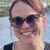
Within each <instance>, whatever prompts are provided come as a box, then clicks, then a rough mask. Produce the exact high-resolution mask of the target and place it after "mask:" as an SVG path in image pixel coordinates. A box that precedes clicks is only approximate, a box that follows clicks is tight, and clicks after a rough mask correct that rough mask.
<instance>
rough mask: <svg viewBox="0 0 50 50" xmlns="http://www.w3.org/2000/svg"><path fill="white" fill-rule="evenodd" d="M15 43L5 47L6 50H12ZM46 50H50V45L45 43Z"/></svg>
mask: <svg viewBox="0 0 50 50" xmlns="http://www.w3.org/2000/svg"><path fill="white" fill-rule="evenodd" d="M12 46H13V43H10V44H8V45H5V46H4V50H12ZM44 50H50V43H46V42H45V48H44Z"/></svg>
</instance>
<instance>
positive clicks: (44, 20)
mask: <svg viewBox="0 0 50 50" xmlns="http://www.w3.org/2000/svg"><path fill="white" fill-rule="evenodd" d="M42 21H43V29H44V30H45V29H46V16H43V19H42Z"/></svg>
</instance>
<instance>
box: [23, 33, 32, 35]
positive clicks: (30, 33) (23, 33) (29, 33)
mask: <svg viewBox="0 0 50 50" xmlns="http://www.w3.org/2000/svg"><path fill="white" fill-rule="evenodd" d="M31 33H32V32H26V33H23V35H30V34H31Z"/></svg>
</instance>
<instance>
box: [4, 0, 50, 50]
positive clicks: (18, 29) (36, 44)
mask: <svg viewBox="0 0 50 50" xmlns="http://www.w3.org/2000/svg"><path fill="white" fill-rule="evenodd" d="M9 16H10V17H9V21H10V24H11V30H13V32H14V34H15V36H16V37H17V38H18V39H19V41H15V42H13V43H11V44H8V45H5V46H4V50H50V45H49V44H47V43H46V42H44V41H43V39H42V38H43V36H42V34H43V32H44V31H45V27H46V17H45V11H44V8H43V5H42V4H41V2H40V0H16V1H14V2H13V3H12V6H11V7H10V11H9ZM11 32H12V31H11Z"/></svg>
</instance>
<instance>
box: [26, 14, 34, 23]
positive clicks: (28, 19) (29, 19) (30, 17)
mask: <svg viewBox="0 0 50 50" xmlns="http://www.w3.org/2000/svg"><path fill="white" fill-rule="evenodd" d="M32 22H33V18H32V15H30V16H28V17H27V23H32Z"/></svg>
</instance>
